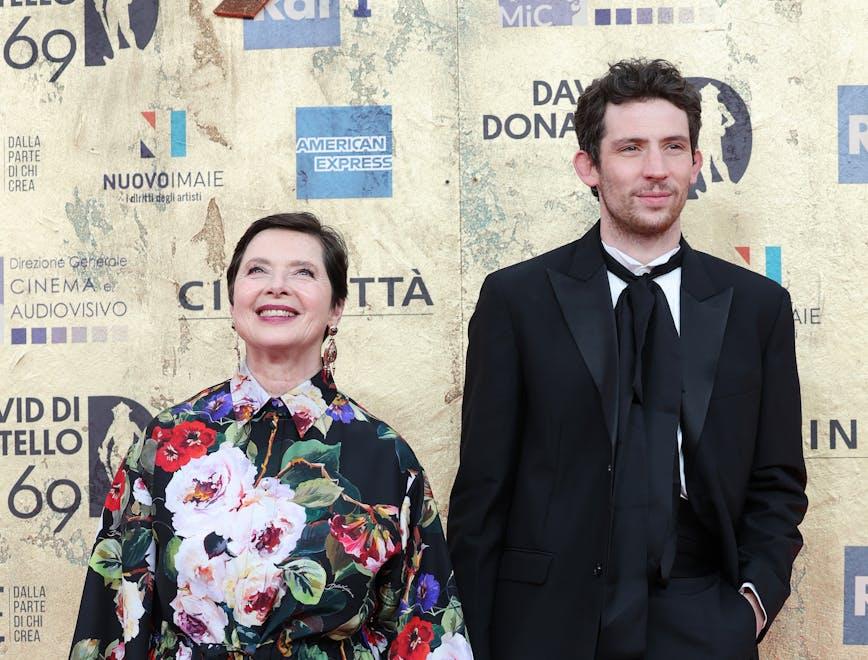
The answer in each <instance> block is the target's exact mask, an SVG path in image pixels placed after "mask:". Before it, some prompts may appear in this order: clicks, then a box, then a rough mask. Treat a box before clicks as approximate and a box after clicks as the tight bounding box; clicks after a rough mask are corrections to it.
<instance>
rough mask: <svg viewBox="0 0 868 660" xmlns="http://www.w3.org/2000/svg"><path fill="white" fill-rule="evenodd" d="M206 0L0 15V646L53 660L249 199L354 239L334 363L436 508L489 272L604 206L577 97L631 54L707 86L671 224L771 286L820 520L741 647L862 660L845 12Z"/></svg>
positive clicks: (866, 190)
mask: <svg viewBox="0 0 868 660" xmlns="http://www.w3.org/2000/svg"><path fill="white" fill-rule="evenodd" d="M216 4H217V1H216V0H186V1H184V2H172V3H169V2H162V3H160V2H158V0H131V1H130V0H122V1H120V2H118V1H115V0H38V1H37V0H5V1H2V0H0V41H2V46H3V49H2V50H3V61H2V62H0V90H2V94H0V139H2V147H3V162H2V165H3V174H2V192H0V209H2V232H0V259H2V261H0V361H2V370H3V373H4V374H5V377H4V378H3V379H2V383H0V452H2V459H0V656H5V657H10V658H24V657H26V658H30V659H32V660H37V659H40V658H59V657H62V656H64V653H65V649H66V648H67V645H68V643H69V638H70V635H71V632H72V627H73V625H74V621H75V615H76V612H77V608H78V599H79V593H80V588H81V584H82V581H83V578H84V572H85V566H86V563H87V558H88V555H89V552H90V548H91V544H92V542H93V537H94V534H95V530H96V527H97V524H98V520H97V518H96V517H95V516H96V514H97V513H98V509H99V507H100V505H101V502H102V498H103V497H104V494H105V490H106V487H107V484H108V479H107V474H108V471H109V470H111V468H112V467H113V466H116V465H117V461H118V455H119V454H122V453H123V452H124V451H125V450H126V447H127V446H128V445H129V443H130V442H131V440H132V438H133V437H134V436H135V434H137V433H140V428H141V427H142V426H143V425H144V423H145V422H146V421H147V419H148V416H149V415H152V414H154V413H155V412H157V411H158V410H159V409H161V408H162V407H164V406H166V405H167V404H169V403H171V402H173V401H177V400H180V399H182V398H186V397H187V396H189V395H191V394H193V393H194V392H196V391H199V390H200V389H202V388H203V387H205V386H207V385H210V384H213V383H216V382H219V381H221V380H223V379H225V378H227V377H228V376H229V375H230V374H231V373H232V370H233V369H234V368H235V366H236V364H237V361H238V359H239V355H240V350H241V347H240V346H239V342H238V340H237V338H236V337H235V335H234V333H233V332H232V330H231V328H230V325H229V319H228V300H227V299H226V295H225V285H223V284H222V283H218V284H217V285H215V284H214V282H215V281H219V280H221V278H222V277H223V273H224V271H225V268H226V265H227V261H228V257H229V255H230V254H231V250H232V246H233V245H234V243H235V241H236V240H237V238H238V237H239V235H240V234H241V232H242V231H243V230H244V228H245V227H246V226H247V224H248V223H249V222H250V221H251V220H253V219H255V218H257V217H260V216H262V215H265V214H267V213H270V212H275V211H280V210H296V209H304V210H311V211H314V212H315V213H317V214H318V215H319V216H320V217H321V218H323V219H324V220H325V221H326V222H328V223H330V224H333V225H334V226H336V227H337V228H339V229H340V230H341V231H342V232H343V233H344V234H345V236H346V237H347V240H348V243H349V246H350V251H351V266H350V274H351V277H352V278H353V279H352V281H351V285H350V299H349V301H348V305H347V312H346V314H345V318H344V321H343V323H342V326H341V333H340V335H339V336H338V345H339V352H340V356H339V360H338V371H337V380H338V382H339V384H340V385H341V387H342V388H343V389H344V390H346V391H347V392H348V393H350V394H352V395H353V396H354V397H355V398H357V399H358V400H359V401H361V402H362V403H364V404H365V405H366V407H368V408H369V409H371V410H372V411H373V412H374V413H375V414H377V415H378V416H381V417H383V418H385V419H387V420H389V421H390V422H391V423H392V424H393V425H395V426H396V428H398V429H399V430H400V431H401V432H402V433H403V434H404V435H405V436H406V437H407V438H408V439H409V440H410V442H411V444H412V445H413V446H414V447H415V448H416V450H417V452H418V453H419V455H420V457H421V459H422V461H423V463H424V464H425V465H426V467H427V469H428V470H429V472H430V473H431V475H432V482H433V487H434V491H435V495H436V496H437V498H438V500H439V501H440V502H441V503H442V504H443V505H444V510H445V504H446V502H447V499H448V493H449V488H450V486H451V482H452V478H453V476H454V472H455V469H456V465H457V454H458V435H459V424H460V407H461V386H462V381H463V359H464V350H465V343H466V340H465V330H466V324H467V321H468V319H469V317H470V314H471V313H472V311H473V307H474V304H475V301H476V296H477V293H478V290H479V286H480V284H481V282H482V279H483V278H484V276H485V274H486V273H488V272H490V271H491V270H493V269H496V268H499V267H501V266H505V265H507V264H510V263H514V262H516V261H518V260H521V259H524V258H527V257H530V256H532V255H535V254H539V253H540V252H543V251H545V250H547V249H550V248H552V247H555V246H557V245H559V244H562V243H565V242H567V241H570V240H572V239H573V238H575V237H576V236H578V235H579V234H581V233H582V232H583V231H584V230H585V229H586V228H587V227H589V226H590V225H591V224H592V223H593V222H594V221H595V219H596V217H597V205H596V202H595V201H594V199H593V198H592V197H591V195H590V194H589V192H588V191H587V190H586V189H585V188H584V187H583V186H582V185H581V184H580V182H579V181H578V180H577V179H576V177H575V175H574V173H573V172H572V168H571V165H570V158H571V156H572V153H573V151H574V149H575V139H574V136H573V133H572V124H571V118H570V116H569V113H570V111H571V110H572V108H573V107H574V103H575V98H576V95H577V94H578V93H579V92H580V91H581V89H582V88H583V87H584V86H586V85H587V84H589V83H590V82H591V81H592V80H593V78H594V77H596V76H597V75H599V74H601V73H602V72H603V71H604V70H605V67H606V64H607V63H608V62H610V61H614V60H617V59H620V58H622V57H630V56H640V55H642V56H648V57H664V58H667V59H670V60H672V61H674V62H675V63H677V64H678V65H679V66H680V67H681V69H682V71H683V72H684V73H685V75H688V76H690V77H692V78H694V79H695V82H696V84H697V86H699V87H701V90H702V96H703V121H704V123H705V126H704V128H703V137H702V141H701V143H700V147H701V148H702V149H703V151H704V153H705V157H706V160H707V161H709V165H708V166H707V167H706V169H704V170H703V181H702V185H700V186H697V189H696V190H695V192H694V194H693V195H692V197H693V199H691V200H690V201H688V204H687V206H686V208H685V211H684V214H683V218H684V227H685V235H686V236H687V238H688V240H690V242H691V244H692V245H693V246H694V247H696V248H698V249H701V250H704V251H707V252H711V253H713V254H715V255H717V256H720V257H722V258H724V259H728V260H730V261H733V262H735V263H739V264H741V265H743V266H744V267H746V268H752V269H754V270H757V271H759V272H762V273H764V274H766V275H767V276H769V277H772V278H774V279H777V280H778V281H780V282H781V283H782V284H783V285H784V286H786V287H787V288H788V289H789V290H790V292H791V294H792V298H793V305H794V310H793V312H794V318H795V322H796V329H797V333H798V336H797V344H798V345H797V350H798V359H799V366H800V372H801V378H802V389H803V404H804V427H803V431H804V432H803V436H804V438H803V439H804V443H805V453H806V457H807V459H808V461H807V462H808V469H809V477H810V484H809V496H810V499H811V508H810V510H809V512H808V516H807V519H806V521H805V523H804V525H803V528H802V529H803V532H804V534H805V537H806V545H805V549H804V551H803V552H802V554H801V555H800V557H799V558H798V560H797V561H796V565H795V570H794V576H793V595H792V597H791V598H790V600H789V601H788V603H787V605H786V607H785V609H784V611H783V612H782V613H781V615H780V618H779V620H778V622H777V623H776V624H775V626H774V628H773V629H772V632H771V633H770V635H769V636H768V638H767V640H766V641H765V642H764V643H763V645H762V647H761V649H762V656H763V657H764V658H822V659H827V658H857V657H865V654H866V653H868V611H866V609H868V578H865V576H868V526H866V520H868V511H866V505H865V498H866V496H868V490H866V482H865V476H864V474H865V473H864V466H866V465H868V462H866V461H868V447H865V446H864V440H863V442H862V444H860V442H859V440H860V439H859V433H858V431H859V429H858V427H859V423H860V422H863V423H864V421H865V417H864V413H865V410H866V406H868V390H866V388H865V386H864V384H865V381H866V376H868V367H866V351H865V341H866V334H865V327H866V322H868V318H866V308H868V305H866V303H868V298H866V293H865V287H864V286H863V284H862V279H863V278H862V275H863V272H862V271H863V270H864V268H863V267H862V266H863V263H864V259H865V249H866V245H868V239H866V237H868V222H866V211H865V208H866V202H868V57H866V56H868V47H866V40H865V28H866V25H868V5H866V4H865V3H861V2H851V1H847V0H831V1H829V2H819V1H816V0H758V1H756V2H736V1H735V0H684V1H683V2H682V1H679V2H677V3H676V2H668V1H666V0H590V1H586V0H581V1H580V2H576V1H572V2H571V1H570V0H545V1H544V0H522V2H515V1H514V0H461V1H460V2H456V1H455V0H449V1H447V0H388V1H386V0H368V1H367V2H364V1H361V0H285V2H284V1H283V0H276V1H275V0H271V2H270V3H269V5H268V7H267V8H266V11H265V13H264V14H262V15H261V16H260V17H259V20H256V21H249V22H242V21H238V20H230V19H221V18H218V17H215V16H214V15H213V14H212V11H213V8H214V6H215V5H216ZM366 10H367V11H366ZM366 13H369V15H368V16H366V15H365V14H366ZM330 138H337V139H330ZM492 414H496V411H492ZM577 597H580V595H577Z"/></svg>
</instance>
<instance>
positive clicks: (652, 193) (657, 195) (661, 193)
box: [636, 190, 672, 199]
mask: <svg viewBox="0 0 868 660" xmlns="http://www.w3.org/2000/svg"><path fill="white" fill-rule="evenodd" d="M636 195H637V197H644V198H646V199H649V198H650V199H663V198H666V197H671V196H672V192H670V191H669V190H648V191H646V192H640V193H637V194H636Z"/></svg>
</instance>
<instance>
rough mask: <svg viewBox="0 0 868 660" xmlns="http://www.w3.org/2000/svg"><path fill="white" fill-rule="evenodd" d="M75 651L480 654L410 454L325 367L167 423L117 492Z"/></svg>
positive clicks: (249, 382)
mask: <svg viewBox="0 0 868 660" xmlns="http://www.w3.org/2000/svg"><path fill="white" fill-rule="evenodd" d="M70 657H71V658H74V659H76V660H83V659H88V660H90V659H103V658H106V659H114V660H119V659H121V658H127V659H135V660H138V659H140V658H141V659H142V660H145V659H147V660H157V659H161V658H185V659H186V658H190V659H193V658H195V659H199V658H209V659H210V658H220V659H222V658H232V659H233V660H240V659H241V658H257V659H259V658H286V657H291V658H294V659H295V660H324V659H327V658H335V659H341V660H343V659H347V660H349V659H350V658H363V659H380V658H382V659H384V660H385V659H389V660H399V659H403V660H423V659H435V660H442V659H446V658H449V659H456V660H457V659H464V658H472V653H471V650H470V646H469V644H468V642H467V638H466V633H465V628H464V620H463V615H462V612H461V605H460V602H459V599H458V594H457V592H456V589H455V582H454V578H453V576H452V569H451V565H450V562H449V555H448V552H447V549H446V543H445V540H444V537H443V530H442V527H441V525H440V519H439V516H438V513H437V508H436V505H435V503H434V499H433V497H432V494H431V490H430V487H429V485H428V481H427V479H426V478H425V474H424V472H423V471H422V468H421V467H420V465H419V463H418V461H417V460H416V457H415V456H414V454H413V452H412V451H411V449H410V447H409V446H408V445H407V443H406V442H405V441H404V440H403V439H402V438H401V437H400V436H398V435H397V434H396V433H395V431H393V430H392V429H391V428H390V427H389V426H388V425H387V424H385V423H383V422H381V421H380V420H378V419H376V418H375V417H373V416H372V415H371V414H369V413H368V412H366V411H365V410H364V409H362V408H361V407H359V405H358V404H356V403H355V402H354V401H352V400H351V399H349V398H348V397H346V396H344V395H343V394H341V393H340V392H338V391H337V390H336V388H335V386H334V384H333V383H332V382H331V381H330V380H329V379H328V378H327V377H326V376H325V375H324V374H317V375H316V376H315V377H313V378H312V379H311V380H308V381H306V382H304V383H302V384H301V385H299V386H298V387H296V388H295V389H293V390H292V391H291V392H288V393H287V394H285V395H283V396H282V397H280V398H275V399H272V398H271V397H270V396H269V395H268V393H267V392H266V391H265V390H264V389H263V388H262V387H261V386H260V385H259V384H258V383H257V382H256V380H255V379H254V378H253V376H252V375H251V374H250V373H249V371H248V370H247V369H246V367H245V366H242V368H241V370H240V372H239V373H238V374H236V375H235V376H234V377H233V378H232V379H231V380H229V381H226V382H224V383H221V384H220V385H216V386H214V387H211V388H209V389H207V390H205V391H203V392H201V393H199V394H197V395H196V396H194V397H193V398H191V399H189V400H188V401H185V402H184V403H181V404H179V405H176V406H174V407H172V408H169V409H168V410H166V411H164V412H162V413H160V414H159V415H158V416H157V417H156V418H155V419H154V420H153V421H152V422H151V423H150V425H149V426H148V428H147V431H146V433H145V435H144V436H143V437H142V439H140V440H139V441H137V442H136V443H135V444H134V445H133V446H132V447H131V448H130V450H129V452H128V454H127V456H126V458H125V460H124V464H123V465H122V466H121V468H120V470H119V471H118V473H117V475H116V476H115V478H114V481H113V483H112V485H111V488H110V490H109V493H108V496H107V497H106V501H105V509H104V511H103V524H102V529H101V531H100V532H99V535H98V537H97V542H96V545H95V546H94V549H93V553H92V554H91V557H90V561H89V568H88V572H87V577H86V580H85V585H84V594H83V596H82V601H81V608H80V611H79V616H78V623H77V625H76V629H75V634H74V637H73V644H72V651H71V654H70Z"/></svg>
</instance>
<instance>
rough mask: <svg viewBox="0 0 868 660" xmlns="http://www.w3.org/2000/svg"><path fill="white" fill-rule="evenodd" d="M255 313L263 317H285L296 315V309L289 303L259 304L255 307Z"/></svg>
mask: <svg viewBox="0 0 868 660" xmlns="http://www.w3.org/2000/svg"><path fill="white" fill-rule="evenodd" d="M256 315H257V316H258V317H259V318H263V319H285V318H294V317H296V316H298V310H297V309H295V308H294V307H290V306H289V305H261V306H260V307H257V308H256Z"/></svg>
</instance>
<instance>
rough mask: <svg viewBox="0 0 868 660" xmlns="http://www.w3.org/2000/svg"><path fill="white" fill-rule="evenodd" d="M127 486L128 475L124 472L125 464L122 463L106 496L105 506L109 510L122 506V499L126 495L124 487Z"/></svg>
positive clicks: (115, 509)
mask: <svg viewBox="0 0 868 660" xmlns="http://www.w3.org/2000/svg"><path fill="white" fill-rule="evenodd" d="M126 487H127V476H126V473H125V472H124V464H123V463H122V464H121V467H120V469H119V470H118V471H117V474H115V478H114V480H113V481H112V485H111V486H109V491H108V493H106V496H105V508H106V509H108V510H109V511H117V510H118V509H120V508H121V499H122V498H123V496H124V489H125V488H126Z"/></svg>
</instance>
